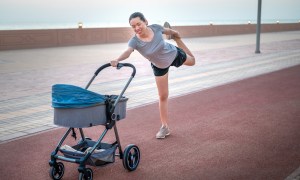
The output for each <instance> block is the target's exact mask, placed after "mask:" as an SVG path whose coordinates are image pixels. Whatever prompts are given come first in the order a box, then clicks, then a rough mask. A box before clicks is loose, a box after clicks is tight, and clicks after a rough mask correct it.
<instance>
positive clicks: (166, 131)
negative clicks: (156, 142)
mask: <svg viewBox="0 0 300 180" xmlns="http://www.w3.org/2000/svg"><path fill="white" fill-rule="evenodd" d="M170 134H171V132H170V129H169V127H166V126H162V127H161V128H160V129H159V131H158V133H157V134H156V138H157V139H164V138H165V137H166V136H169V135H170Z"/></svg>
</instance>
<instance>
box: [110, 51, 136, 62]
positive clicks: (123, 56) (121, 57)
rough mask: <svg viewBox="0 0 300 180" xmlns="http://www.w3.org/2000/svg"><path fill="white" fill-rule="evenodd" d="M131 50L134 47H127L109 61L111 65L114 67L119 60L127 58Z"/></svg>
mask: <svg viewBox="0 0 300 180" xmlns="http://www.w3.org/2000/svg"><path fill="white" fill-rule="evenodd" d="M133 51H134V49H133V48H132V47H128V48H127V49H126V50H125V51H124V52H123V53H122V54H121V55H120V56H119V57H118V58H117V59H114V60H112V61H110V64H111V66H113V67H116V66H117V65H118V63H119V62H120V61H123V60H125V59H127V58H129V56H130V54H131V53H132V52H133Z"/></svg>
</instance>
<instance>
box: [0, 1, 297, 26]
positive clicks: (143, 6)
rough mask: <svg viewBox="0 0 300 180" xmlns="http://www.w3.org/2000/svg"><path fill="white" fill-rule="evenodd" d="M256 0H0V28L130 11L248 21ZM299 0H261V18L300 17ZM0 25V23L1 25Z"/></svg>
mask: <svg viewBox="0 0 300 180" xmlns="http://www.w3.org/2000/svg"><path fill="white" fill-rule="evenodd" d="M257 4H258V0H148V1H141V0H85V1H83V0H1V1H0V29H5V27H8V26H9V25H16V26H17V25H19V26H20V27H22V26H24V27H25V25H26V24H30V25H34V24H44V25H54V26H55V25H59V24H74V26H77V23H78V22H83V24H84V25H88V24H90V25H92V24H97V25H103V26H129V24H128V17H129V16H130V14H131V13H133V12H136V11H139V12H142V13H143V14H144V15H145V16H146V18H147V20H148V21H149V23H150V24H153V23H160V24H162V23H163V22H164V21H169V22H170V23H171V24H173V25H190V24H206V23H207V24H209V22H215V23H221V24H222V23H231V22H245V23H246V22H248V21H254V20H256V18H257ZM299 7H300V0H262V22H264V21H277V20H278V21H282V22H283V21H286V20H293V21H296V22H299V20H300V8H299ZM1 26H2V27H1Z"/></svg>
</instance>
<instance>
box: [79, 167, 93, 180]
mask: <svg viewBox="0 0 300 180" xmlns="http://www.w3.org/2000/svg"><path fill="white" fill-rule="evenodd" d="M78 180H93V170H92V169H90V168H86V169H85V172H81V173H79V177H78Z"/></svg>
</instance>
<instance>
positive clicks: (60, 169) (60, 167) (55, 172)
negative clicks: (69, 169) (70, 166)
mask: <svg viewBox="0 0 300 180" xmlns="http://www.w3.org/2000/svg"><path fill="white" fill-rule="evenodd" d="M64 172H65V166H64V164H63V163H62V162H58V163H57V164H54V165H53V166H51V168H50V170H49V175H50V177H51V178H52V179H54V180H59V179H61V178H62V177H63V175H64Z"/></svg>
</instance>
